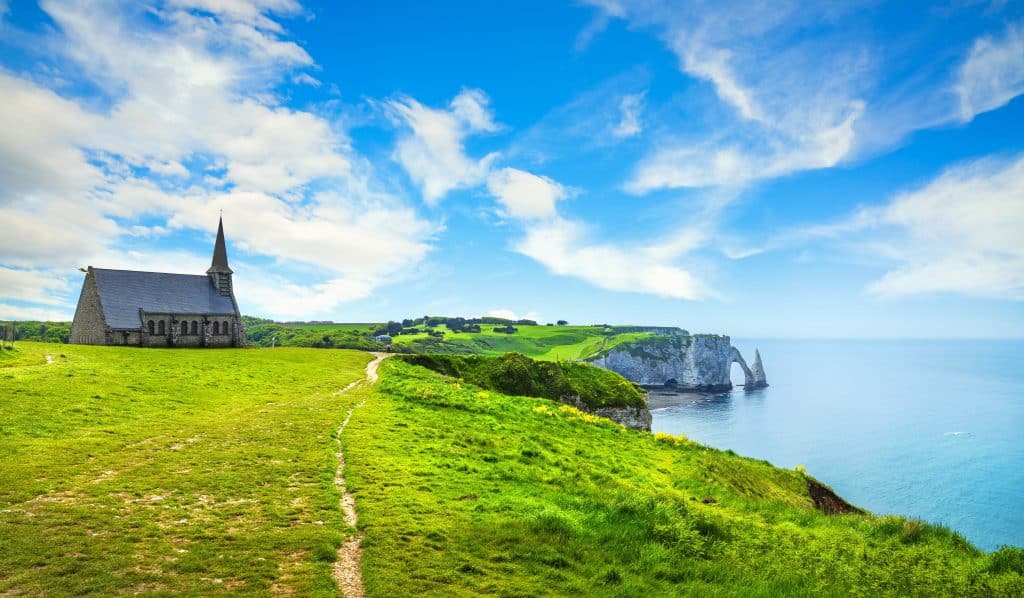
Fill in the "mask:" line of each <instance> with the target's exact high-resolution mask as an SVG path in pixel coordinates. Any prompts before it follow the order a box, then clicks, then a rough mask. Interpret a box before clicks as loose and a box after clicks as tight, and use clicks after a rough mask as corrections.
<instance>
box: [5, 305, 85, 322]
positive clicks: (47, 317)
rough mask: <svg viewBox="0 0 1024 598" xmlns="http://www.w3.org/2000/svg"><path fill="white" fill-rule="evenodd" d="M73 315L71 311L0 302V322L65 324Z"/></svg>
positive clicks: (73, 312)
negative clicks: (36, 321) (24, 321)
mask: <svg viewBox="0 0 1024 598" xmlns="http://www.w3.org/2000/svg"><path fill="white" fill-rule="evenodd" d="M74 314H75V311H74V310H73V309H52V308H45V307H25V306H22V305H13V304H10V303H4V302H3V301H0V320H39V321H42V322H67V321H68V320H70V319H71V317H72V316H73V315H74Z"/></svg>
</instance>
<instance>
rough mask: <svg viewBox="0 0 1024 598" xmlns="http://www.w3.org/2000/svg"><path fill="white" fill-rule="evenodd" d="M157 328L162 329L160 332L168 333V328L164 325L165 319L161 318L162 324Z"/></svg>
mask: <svg viewBox="0 0 1024 598" xmlns="http://www.w3.org/2000/svg"><path fill="white" fill-rule="evenodd" d="M157 328H158V330H159V331H160V332H159V334H167V328H166V327H165V326H164V321H163V320H160V325H159V326H158V327H157Z"/></svg>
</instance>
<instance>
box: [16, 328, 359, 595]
mask: <svg viewBox="0 0 1024 598" xmlns="http://www.w3.org/2000/svg"><path fill="white" fill-rule="evenodd" d="M2 354H3V357H2V358H0V462H2V463H3V467H2V468H0V595H7V594H8V593H12V594H14V595H22V594H23V595H80V594H90V593H91V594H101V595H109V594H113V593H135V592H141V593H157V594H179V593H185V594H191V595H207V594H211V593H220V592H230V591H233V592H241V593H246V594H269V593H295V594H300V595H306V594H323V595H332V594H334V593H335V586H334V582H333V580H332V577H331V574H330V567H331V564H332V562H333V561H334V560H335V557H336V550H337V547H338V546H339V545H340V543H341V540H342V538H343V536H344V535H346V534H348V533H349V531H350V530H346V528H345V525H344V523H343V521H342V519H341V516H340V511H339V508H338V492H337V490H336V489H335V486H334V472H335V466H336V459H335V451H336V442H335V441H334V439H333V438H332V435H333V434H334V432H335V430H337V428H338V425H339V424H340V422H341V421H342V419H343V417H344V415H345V412H346V411H347V409H348V407H349V406H350V405H351V403H352V402H353V401H355V400H357V399H358V398H359V392H360V391H356V392H355V393H348V394H345V395H340V396H339V395H336V394H334V391H336V390H337V389H339V388H341V387H343V386H345V385H346V384H348V383H349V382H351V381H353V380H356V379H359V378H361V377H362V375H363V371H362V370H363V367H364V365H365V364H366V362H367V361H368V360H369V359H370V356H369V355H367V354H366V353H361V352H357V351H318V350H314V349H276V350H273V351H269V350H217V351H190V350H160V349H144V350H140V349H123V348H114V347H111V348H107V347H87V346H79V345H53V344H42V343H24V342H21V343H18V344H17V351H3V352H2ZM47 354H49V355H50V356H51V358H52V360H53V362H52V363H50V364H47V362H46V359H45V355H47Z"/></svg>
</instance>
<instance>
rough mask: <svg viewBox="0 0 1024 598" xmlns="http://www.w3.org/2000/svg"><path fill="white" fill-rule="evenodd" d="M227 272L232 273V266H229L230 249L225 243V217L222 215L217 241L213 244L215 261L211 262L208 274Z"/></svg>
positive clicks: (218, 226)
mask: <svg viewBox="0 0 1024 598" xmlns="http://www.w3.org/2000/svg"><path fill="white" fill-rule="evenodd" d="M214 272H218V273H221V272H222V273H227V274H231V273H232V272H231V268H229V267H228V249H227V245H226V244H225V243H224V218H223V217H222V218H221V219H220V221H219V222H218V223H217V242H216V243H215V244H214V246H213V263H211V264H210V269H209V270H207V271H206V273H207V274H213V273H214Z"/></svg>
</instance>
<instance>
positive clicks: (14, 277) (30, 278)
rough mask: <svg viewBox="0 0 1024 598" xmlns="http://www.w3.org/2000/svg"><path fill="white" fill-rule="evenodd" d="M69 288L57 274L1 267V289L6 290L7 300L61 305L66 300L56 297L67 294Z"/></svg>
mask: <svg viewBox="0 0 1024 598" xmlns="http://www.w3.org/2000/svg"><path fill="white" fill-rule="evenodd" d="M69 288H70V287H69V285H68V282H67V280H64V279H62V278H60V277H59V276H58V275H57V273H55V272H49V271H44V270H20V269H14V268H5V267H3V266H0V289H4V298H5V299H13V300H15V301H32V302H33V303H41V304H45V305H60V304H61V303H63V302H64V301H65V300H64V298H63V297H59V296H56V295H60V294H63V293H66V292H67V291H68V290H69Z"/></svg>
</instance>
